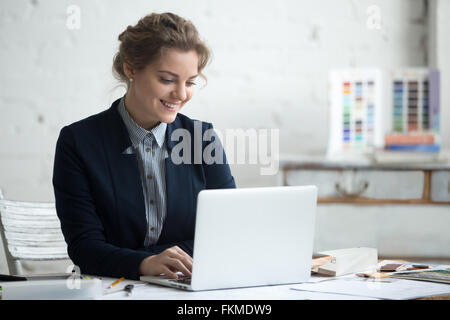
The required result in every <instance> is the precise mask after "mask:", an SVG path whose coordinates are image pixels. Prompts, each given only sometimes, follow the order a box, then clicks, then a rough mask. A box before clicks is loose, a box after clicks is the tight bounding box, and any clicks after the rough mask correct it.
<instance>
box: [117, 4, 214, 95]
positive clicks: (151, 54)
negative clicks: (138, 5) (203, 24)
mask: <svg viewBox="0 0 450 320" xmlns="http://www.w3.org/2000/svg"><path fill="white" fill-rule="evenodd" d="M118 39H119V41H120V46H119V51H118V52H117V53H116V55H115V56H114V60H113V74H114V76H115V77H116V78H117V79H118V80H119V81H122V82H125V83H126V85H127V87H128V86H129V85H130V80H129V79H128V77H127V76H126V74H125V72H124V69H123V63H124V62H125V63H127V64H128V65H129V66H130V67H132V68H133V69H135V70H142V69H144V68H145V67H146V66H147V65H148V64H149V63H151V62H153V61H156V60H157V59H159V58H160V57H161V55H162V54H163V52H164V50H167V49H171V48H173V49H180V50H183V51H190V50H195V51H196V52H197V55H198V58H199V59H198V73H199V75H200V76H201V77H202V78H203V79H205V80H206V77H205V76H204V74H202V70H203V69H204V68H205V66H206V65H207V64H208V62H209V60H210V56H211V52H210V50H209V48H208V47H207V46H206V45H205V43H203V41H201V40H200V37H199V34H198V31H197V29H196V28H195V26H194V25H193V24H192V22H190V21H188V20H185V19H183V18H182V17H180V16H178V15H176V14H173V13H170V12H166V13H161V14H158V13H152V14H149V15H147V16H145V17H143V18H142V19H140V20H139V21H138V23H137V24H136V25H135V26H128V27H127V28H126V29H125V31H123V32H122V33H121V34H120V35H119V37H118Z"/></svg>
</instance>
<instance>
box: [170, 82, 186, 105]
mask: <svg viewBox="0 0 450 320" xmlns="http://www.w3.org/2000/svg"><path fill="white" fill-rule="evenodd" d="M173 94H174V96H175V97H176V98H177V99H179V100H181V101H184V100H186V97H187V93H186V86H185V85H183V84H180V85H178V86H177V88H176V90H175V91H174V93H173Z"/></svg>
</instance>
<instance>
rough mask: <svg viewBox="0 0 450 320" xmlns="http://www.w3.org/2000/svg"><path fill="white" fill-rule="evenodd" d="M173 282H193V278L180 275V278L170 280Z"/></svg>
mask: <svg viewBox="0 0 450 320" xmlns="http://www.w3.org/2000/svg"><path fill="white" fill-rule="evenodd" d="M170 281H172V282H176V283H183V284H188V285H190V284H191V278H190V277H181V276H180V277H179V278H178V279H172V280H170Z"/></svg>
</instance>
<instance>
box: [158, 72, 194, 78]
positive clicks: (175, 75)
mask: <svg viewBox="0 0 450 320" xmlns="http://www.w3.org/2000/svg"><path fill="white" fill-rule="evenodd" d="M158 72H163V73H168V74H170V75H171V76H173V77H176V78H178V75H177V74H176V73H173V72H170V71H167V70H159V71H158ZM197 76H198V74H196V75H195V76H192V77H189V79H193V78H196V77H197Z"/></svg>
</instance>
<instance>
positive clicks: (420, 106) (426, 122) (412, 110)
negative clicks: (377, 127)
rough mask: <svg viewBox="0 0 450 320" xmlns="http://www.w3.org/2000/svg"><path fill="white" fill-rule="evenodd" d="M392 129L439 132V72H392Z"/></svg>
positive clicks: (421, 69) (395, 130)
mask: <svg viewBox="0 0 450 320" xmlns="http://www.w3.org/2000/svg"><path fill="white" fill-rule="evenodd" d="M390 79H391V83H392V128H391V131H392V132H417V131H420V132H423V131H428V130H433V131H439V71H438V70H429V69H426V68H411V69H404V70H396V71H393V72H391V76H390Z"/></svg>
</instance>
